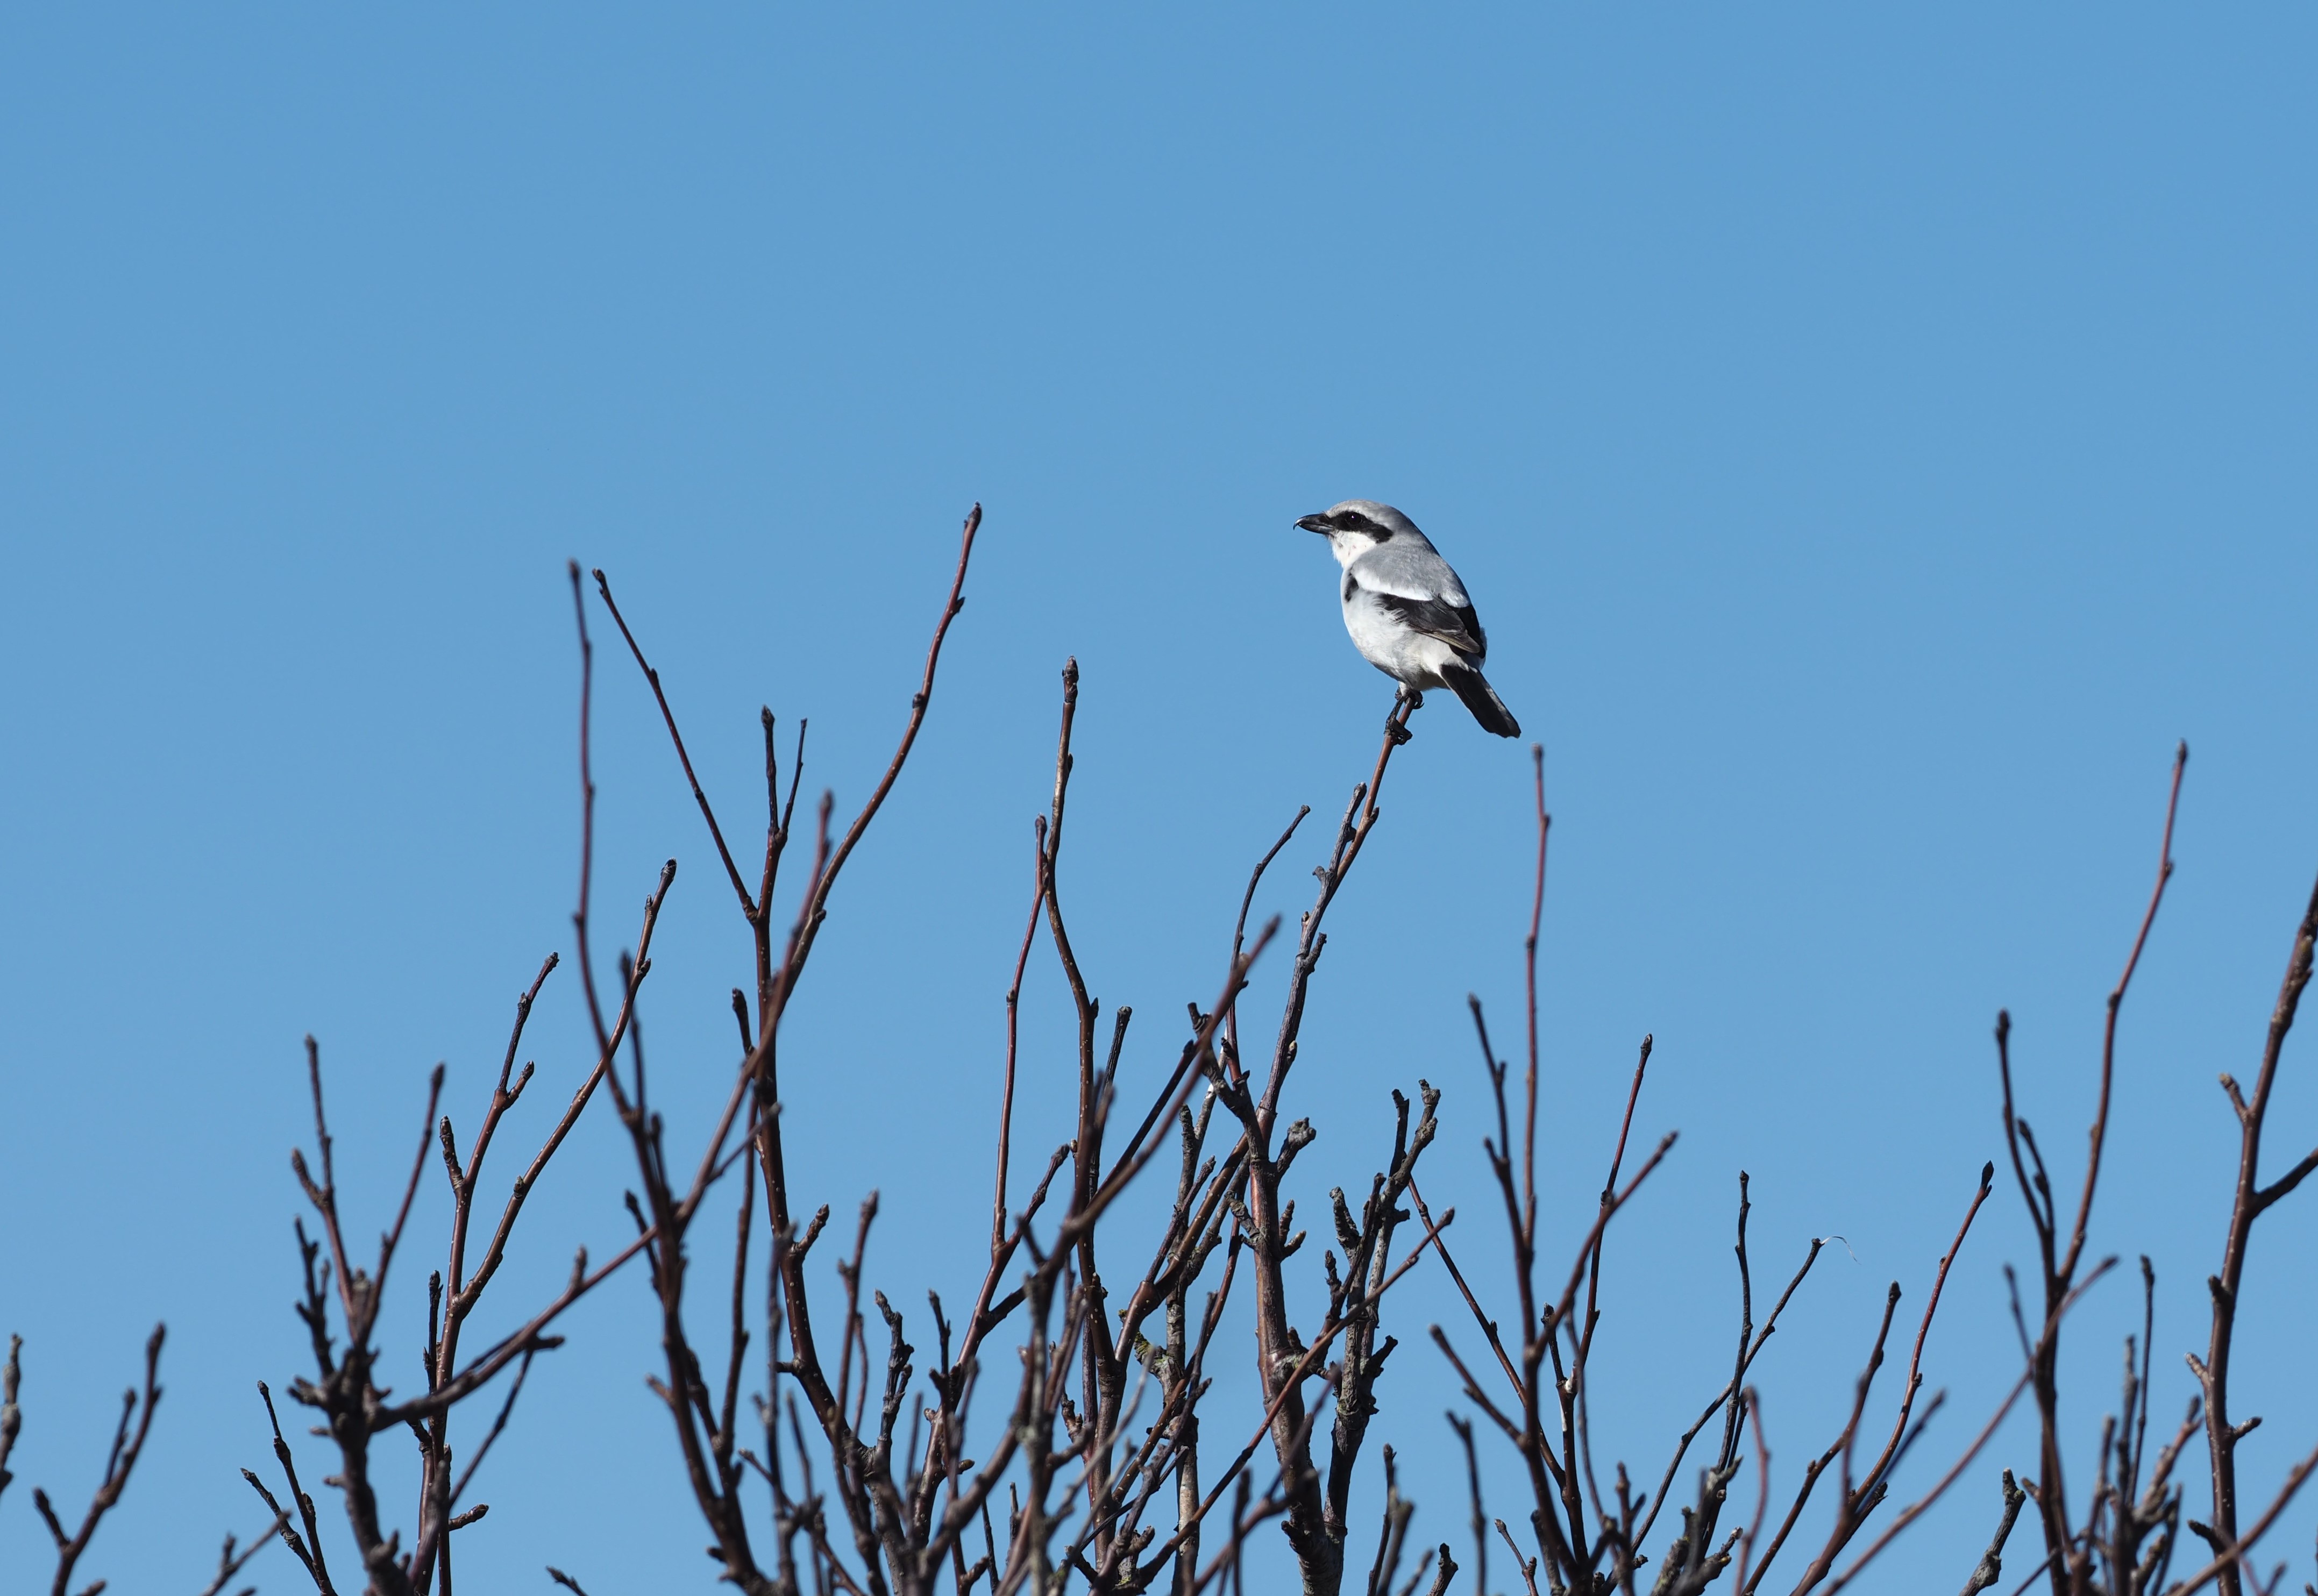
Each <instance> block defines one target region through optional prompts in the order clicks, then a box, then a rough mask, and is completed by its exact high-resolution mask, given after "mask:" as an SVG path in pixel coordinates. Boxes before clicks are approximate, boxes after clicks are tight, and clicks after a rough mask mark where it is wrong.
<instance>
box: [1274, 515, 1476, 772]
mask: <svg viewBox="0 0 2318 1596" xmlns="http://www.w3.org/2000/svg"><path fill="white" fill-rule="evenodd" d="M1296 525H1298V526H1300V527H1302V528H1303V529H1304V530H1305V531H1307V532H1316V533H1321V534H1322V535H1323V536H1325V538H1326V539H1327V540H1328V547H1329V548H1330V550H1331V551H1334V554H1335V556H1336V563H1337V564H1338V565H1339V566H1342V567H1343V572H1344V583H1343V598H1344V630H1345V631H1347V632H1351V633H1352V643H1353V646H1354V647H1356V648H1358V649H1359V650H1360V651H1361V657H1362V658H1364V659H1367V660H1368V662H1369V663H1370V665H1373V666H1375V667H1376V668H1378V669H1379V670H1380V671H1382V672H1384V673H1385V675H1387V676H1388V677H1392V679H1393V680H1395V681H1397V682H1398V683H1399V684H1400V685H1401V687H1402V689H1403V691H1404V692H1406V694H1407V695H1410V696H1412V697H1421V696H1422V695H1423V694H1424V690H1425V689H1426V688H1428V687H1446V688H1448V689H1449V690H1450V691H1451V692H1452V693H1454V694H1456V695H1457V696H1458V698H1459V699H1460V700H1461V701H1462V702H1463V704H1464V705H1465V707H1466V708H1467V709H1469V710H1470V711H1472V712H1473V718H1474V719H1475V720H1477V721H1478V722H1480V723H1481V729H1482V730H1483V731H1494V732H1496V734H1497V735H1498V736H1499V737H1519V736H1520V735H1521V722H1519V721H1516V720H1514V715H1513V712H1512V711H1511V710H1509V709H1507V708H1506V707H1505V700H1503V699H1501V698H1499V697H1498V696H1497V695H1496V691H1495V690H1494V689H1493V688H1491V687H1490V686H1489V682H1488V678H1487V677H1484V676H1483V675H1482V674H1481V667H1482V664H1483V662H1484V661H1486V660H1487V658H1488V653H1489V640H1488V637H1487V634H1486V633H1485V632H1482V630H1481V617H1480V615H1479V614H1478V613H1476V612H1475V610H1474V608H1473V601H1472V599H1470V598H1469V597H1468V596H1466V593H1465V584H1464V583H1462V582H1460V581H1459V580H1458V579H1457V573H1456V572H1455V571H1453V570H1451V569H1449V562H1448V561H1447V560H1443V559H1442V558H1441V551H1439V550H1438V549H1435V548H1434V547H1433V544H1432V542H1431V540H1429V539H1428V538H1426V537H1425V535H1424V533H1421V532H1419V531H1417V530H1416V523H1415V522H1414V521H1411V520H1410V519H1409V518H1408V517H1407V516H1404V515H1402V514H1401V513H1400V512H1399V511H1398V510H1396V509H1394V508H1393V507H1391V506H1390V505H1380V504H1378V503H1377V502H1376V501H1375V500H1374V499H1367V498H1348V499H1346V500H1345V501H1344V502H1343V503H1342V504H1340V505H1337V506H1335V507H1334V508H1332V509H1328V510H1324V511H1322V512H1321V513H1320V514H1318V515H1316V516H1305V517H1304V518H1303V519H1302V520H1300V521H1298V522H1297V523H1296Z"/></svg>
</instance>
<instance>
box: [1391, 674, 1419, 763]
mask: <svg viewBox="0 0 2318 1596" xmlns="http://www.w3.org/2000/svg"><path fill="white" fill-rule="evenodd" d="M1423 707H1424V694H1422V693H1420V692H1418V691H1417V690H1416V689H1415V688H1414V687H1403V688H1402V689H1401V690H1400V691H1399V692H1398V693H1397V694H1396V695H1394V696H1393V703H1392V713H1390V714H1388V715H1387V716H1386V717H1385V718H1384V734H1385V735H1386V736H1387V737H1388V738H1390V739H1392V746H1393V747H1395V748H1401V747H1403V746H1405V745H1406V744H1407V743H1408V742H1409V741H1410V740H1412V739H1413V738H1415V735H1416V733H1415V732H1414V731H1410V730H1409V729H1408V717H1409V716H1411V715H1413V714H1415V713H1416V712H1417V711H1418V710H1419V709H1422V708H1423Z"/></svg>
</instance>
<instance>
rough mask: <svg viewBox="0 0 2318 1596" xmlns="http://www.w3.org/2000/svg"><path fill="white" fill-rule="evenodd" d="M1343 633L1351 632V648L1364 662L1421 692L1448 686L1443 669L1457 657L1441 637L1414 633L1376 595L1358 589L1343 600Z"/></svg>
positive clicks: (1353, 589)
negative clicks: (1444, 679) (1444, 680)
mask: <svg viewBox="0 0 2318 1596" xmlns="http://www.w3.org/2000/svg"><path fill="white" fill-rule="evenodd" d="M1344 630H1345V631H1346V632H1351V633H1352V646H1353V647H1354V648H1356V649H1358V650H1360V651H1361V658H1362V659H1366V660H1367V661H1368V662H1369V663H1370V665H1373V666H1375V667H1376V668H1378V669H1379V670H1380V671H1382V672H1384V673H1385V675H1387V676H1388V677H1392V678H1393V679H1394V680H1395V681H1397V682H1405V683H1406V684H1407V685H1408V686H1412V687H1415V688H1416V689H1417V690H1418V691H1420V692H1424V691H1429V690H1430V689H1432V688H1434V687H1439V686H1445V685H1446V684H1445V683H1444V682H1443V680H1442V676H1441V668H1442V666H1443V665H1446V664H1448V663H1450V662H1451V660H1453V659H1456V657H1457V655H1456V650H1453V649H1451V647H1450V646H1449V645H1448V644H1447V643H1444V642H1442V641H1441V640H1440V639H1439V638H1437V637H1427V636H1425V635H1424V633H1423V632H1411V631H1410V630H1409V629H1408V628H1407V627H1406V626H1405V625H1403V624H1402V623H1400V622H1399V621H1397V620H1396V619H1395V618H1394V617H1393V615H1392V614H1391V612H1390V611H1388V610H1387V609H1386V608H1385V607H1384V605H1381V604H1379V603H1378V602H1377V597H1376V595H1375V594H1373V593H1370V592H1369V591H1368V590H1367V589H1366V588H1363V587H1357V586H1355V587H1352V590H1351V593H1350V595H1349V596H1347V597H1346V598H1345V599H1344Z"/></svg>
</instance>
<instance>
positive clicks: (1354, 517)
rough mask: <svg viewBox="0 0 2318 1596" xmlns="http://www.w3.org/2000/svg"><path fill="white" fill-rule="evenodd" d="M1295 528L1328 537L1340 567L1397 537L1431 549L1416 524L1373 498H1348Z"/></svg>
mask: <svg viewBox="0 0 2318 1596" xmlns="http://www.w3.org/2000/svg"><path fill="white" fill-rule="evenodd" d="M1296 525H1298V526H1300V527H1302V528H1303V529H1304V530H1305V531H1306V532H1316V533H1320V534H1321V535H1322V536H1323V537H1325V538H1326V539H1327V540H1328V546H1329V548H1330V549H1331V550H1332V551H1334V554H1335V556H1336V563H1337V564H1339V565H1350V564H1351V563H1352V561H1353V560H1357V559H1359V558H1360V557H1361V555H1363V554H1365V553H1367V552H1368V551H1370V549H1373V548H1375V547H1376V546H1377V545H1378V544H1379V543H1386V542H1391V541H1392V540H1393V539H1395V538H1406V539H1408V540H1409V541H1410V542H1415V543H1419V544H1424V546H1426V547H1428V548H1429V547H1430V546H1431V545H1430V543H1428V542H1426V539H1425V536H1424V533H1421V532H1419V531H1417V530H1416V523H1415V522H1414V521H1411V520H1410V519H1409V518H1408V517H1407V516H1404V515H1402V514H1401V513H1400V512H1399V511H1398V510H1396V509H1394V508H1393V507H1391V506H1390V505H1380V504H1379V503H1377V502H1376V500H1374V499H1372V498H1348V499H1346V500H1344V502H1343V503H1342V504H1340V505H1336V506H1334V507H1332V508H1329V509H1325V510H1323V511H1321V512H1320V513H1319V514H1318V515H1316V516H1305V517H1304V518H1303V519H1301V520H1299V521H1298V522H1297V523H1296Z"/></svg>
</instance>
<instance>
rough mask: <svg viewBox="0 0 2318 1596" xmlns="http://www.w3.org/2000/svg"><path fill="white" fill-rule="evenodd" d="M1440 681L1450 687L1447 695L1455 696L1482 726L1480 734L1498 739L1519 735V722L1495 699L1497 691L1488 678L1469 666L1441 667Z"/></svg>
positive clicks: (1499, 700) (1500, 700) (1499, 699)
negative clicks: (1488, 733)
mask: <svg viewBox="0 0 2318 1596" xmlns="http://www.w3.org/2000/svg"><path fill="white" fill-rule="evenodd" d="M1441 677H1442V680H1443V681H1445V682H1447V683H1448V684H1449V689H1450V691H1451V692H1452V693H1454V694H1456V695H1457V696H1458V698H1459V699H1460V701H1462V703H1463V704H1464V705H1465V707H1466V708H1467V709H1469V710H1471V711H1472V712H1473V718H1474V719H1475V720H1477V721H1478V722H1481V730H1482V731H1494V732H1496V734H1497V735H1498V736H1499V737H1519V736H1520V735H1521V722H1519V721H1516V720H1514V712H1513V711H1511V710H1509V709H1507V708H1506V707H1505V700H1504V699H1502V698H1500V697H1498V696H1497V695H1496V689H1495V688H1493V687H1491V686H1489V683H1488V678H1487V677H1484V676H1482V674H1481V673H1480V672H1479V671H1478V670H1475V669H1473V668H1471V667H1469V666H1464V665H1444V666H1442V668H1441Z"/></svg>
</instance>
